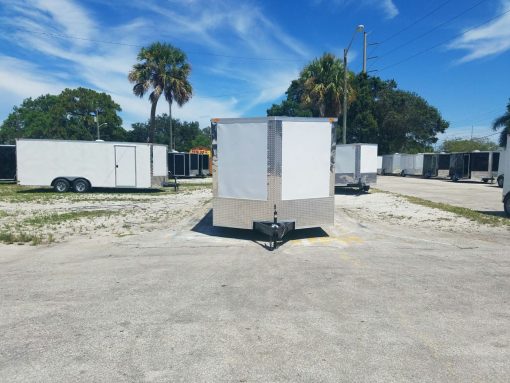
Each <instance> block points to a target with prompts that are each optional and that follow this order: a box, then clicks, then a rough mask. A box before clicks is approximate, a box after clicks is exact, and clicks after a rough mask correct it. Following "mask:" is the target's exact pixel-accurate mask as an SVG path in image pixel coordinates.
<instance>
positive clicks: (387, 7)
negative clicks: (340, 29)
mask: <svg viewBox="0 0 510 383" xmlns="http://www.w3.org/2000/svg"><path fill="white" fill-rule="evenodd" d="M327 2H328V0H312V4H313V5H323V4H325V3H327ZM332 2H333V3H334V4H335V5H336V6H338V7H342V8H344V7H348V6H351V5H357V6H361V7H363V8H377V9H379V10H380V11H382V12H383V13H384V16H385V17H386V18H387V19H393V18H394V17H396V16H397V15H398V13H399V11H398V8H397V6H396V5H395V3H394V2H393V0H333V1H332Z"/></svg>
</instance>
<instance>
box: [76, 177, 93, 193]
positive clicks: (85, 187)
mask: <svg viewBox="0 0 510 383" xmlns="http://www.w3.org/2000/svg"><path fill="white" fill-rule="evenodd" d="M73 190H74V191H75V192H76V193H86V192H88V191H89V190H90V182H89V181H87V180H86V179H83V178H78V179H75V180H74V181H73Z"/></svg>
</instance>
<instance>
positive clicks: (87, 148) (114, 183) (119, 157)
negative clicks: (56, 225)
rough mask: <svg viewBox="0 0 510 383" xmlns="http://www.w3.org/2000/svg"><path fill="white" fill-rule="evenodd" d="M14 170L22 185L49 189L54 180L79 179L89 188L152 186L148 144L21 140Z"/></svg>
mask: <svg viewBox="0 0 510 383" xmlns="http://www.w3.org/2000/svg"><path fill="white" fill-rule="evenodd" d="M116 165H118V166H119V167H118V168H117V167H116ZM17 167H18V180H19V183H20V184H21V185H34V186H49V185H51V182H52V181H53V180H54V179H55V178H57V177H71V178H72V177H74V178H76V177H80V178H85V179H87V180H88V181H89V182H90V183H91V185H92V187H123V186H124V187H137V188H149V187H150V186H151V176H150V146H149V145H148V144H134V143H113V142H94V141H62V140H25V139H21V140H18V141H17ZM133 184H134V185H133Z"/></svg>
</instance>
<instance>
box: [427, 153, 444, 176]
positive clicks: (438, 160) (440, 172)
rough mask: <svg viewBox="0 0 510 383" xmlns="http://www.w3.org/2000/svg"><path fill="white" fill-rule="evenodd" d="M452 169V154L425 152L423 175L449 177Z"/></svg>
mask: <svg viewBox="0 0 510 383" xmlns="http://www.w3.org/2000/svg"><path fill="white" fill-rule="evenodd" d="M449 171H450V154H447V153H424V154H423V170H422V175H423V177H425V178H431V177H440V178H447V177H448V175H449Z"/></svg>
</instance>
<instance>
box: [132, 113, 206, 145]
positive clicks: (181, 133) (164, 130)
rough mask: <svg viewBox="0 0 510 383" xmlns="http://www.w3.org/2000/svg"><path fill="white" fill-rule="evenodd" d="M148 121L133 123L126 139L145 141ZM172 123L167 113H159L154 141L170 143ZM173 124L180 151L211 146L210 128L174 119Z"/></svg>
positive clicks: (175, 139) (175, 140)
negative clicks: (201, 127)
mask: <svg viewBox="0 0 510 383" xmlns="http://www.w3.org/2000/svg"><path fill="white" fill-rule="evenodd" d="M149 126H150V121H148V122H137V123H134V124H132V125H131V127H132V129H131V130H130V131H128V132H127V137H126V139H127V140H128V141H131V142H143V141H144V140H145V139H146V137H147V129H148V127H149ZM170 126H171V125H170V123H169V116H168V115H167V114H162V115H158V116H156V118H155V130H154V143H157V144H164V145H169V143H170V141H169V140H170V134H169V129H170ZM172 126H173V127H174V128H175V137H174V142H175V148H176V149H177V150H178V151H184V152H187V151H189V150H190V149H191V148H193V147H195V146H211V137H210V132H209V131H208V128H206V129H203V130H201V129H200V127H199V124H198V122H196V121H194V122H186V121H180V120H178V119H173V121H172Z"/></svg>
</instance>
